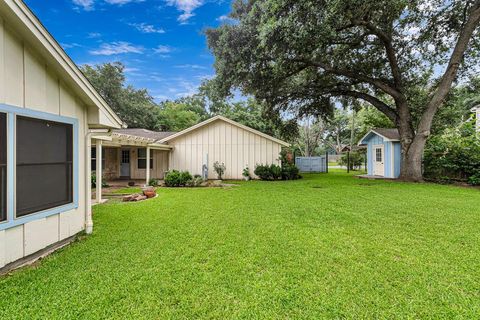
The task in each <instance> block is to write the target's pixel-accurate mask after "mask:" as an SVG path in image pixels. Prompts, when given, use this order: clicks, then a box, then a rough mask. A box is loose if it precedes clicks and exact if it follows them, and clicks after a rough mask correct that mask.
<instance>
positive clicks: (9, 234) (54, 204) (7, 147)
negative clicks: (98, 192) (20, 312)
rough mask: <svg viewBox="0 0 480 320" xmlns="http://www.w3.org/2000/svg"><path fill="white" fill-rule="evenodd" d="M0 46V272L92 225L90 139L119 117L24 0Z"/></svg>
mask: <svg viewBox="0 0 480 320" xmlns="http://www.w3.org/2000/svg"><path fill="white" fill-rule="evenodd" d="M0 48H1V49H0V273H1V272H2V271H5V270H9V269H11V268H12V266H15V265H18V264H20V263H22V262H24V261H26V260H31V259H34V258H35V257H36V256H39V255H41V254H43V253H45V252H46V251H50V250H53V249H55V248H58V247H60V246H62V245H64V244H66V243H68V242H69V241H71V240H72V239H73V237H74V236H75V235H76V234H77V233H79V232H82V231H84V230H85V231H86V232H87V233H90V232H91V231H92V226H93V224H92V217H91V200H90V199H91V197H90V193H91V190H90V188H91V184H90V174H91V173H90V169H91V168H90V164H91V162H90V145H91V143H92V140H93V143H95V144H97V143H98V142H97V139H103V138H106V139H107V140H108V139H109V137H108V135H109V131H110V130H111V129H113V128H117V129H119V128H121V127H122V122H121V121H120V119H119V118H118V117H117V115H115V113H114V112H113V111H112V110H111V109H110V107H109V106H108V105H107V103H106V102H105V101H104V100H103V99H102V98H101V97H100V95H99V94H98V93H97V92H96V91H95V90H94V88H93V87H92V85H91V84H90V83H89V82H88V81H87V79H86V78H85V77H84V76H83V74H82V73H81V72H80V70H79V69H78V68H77V67H76V65H75V64H74V63H73V62H72V60H71V59H70V58H69V57H68V56H67V54H66V53H65V52H64V51H63V50H62V48H61V47H60V45H59V44H58V43H57V42H56V41H55V39H54V38H53V37H52V36H51V35H50V34H49V33H48V31H47V30H46V29H45V28H44V27H43V25H42V24H41V23H40V22H39V20H38V19H37V18H36V17H35V15H34V14H33V13H32V12H31V11H30V10H29V9H28V7H27V6H26V5H25V4H24V3H23V1H20V0H4V1H1V2H0ZM98 141H101V140H98Z"/></svg>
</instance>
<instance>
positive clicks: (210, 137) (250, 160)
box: [170, 120, 281, 179]
mask: <svg viewBox="0 0 480 320" xmlns="http://www.w3.org/2000/svg"><path fill="white" fill-rule="evenodd" d="M170 145H172V146H173V150H172V151H171V154H170V169H176V170H188V171H190V173H192V174H201V172H202V165H203V158H204V156H205V154H207V153H208V166H209V178H210V179H215V178H216V174H215V172H214V170H213V163H214V162H215V161H219V162H223V163H225V166H226V172H225V178H226V179H242V171H243V169H244V168H245V166H247V165H248V166H249V168H250V171H251V174H252V175H253V170H254V169H255V165H256V164H271V163H275V164H278V163H279V161H278V159H279V153H280V151H281V145H280V144H278V143H276V142H273V141H271V140H269V139H266V138H264V137H262V136H259V135H256V134H253V133H251V132H249V131H247V130H244V129H241V128H239V127H237V126H234V125H231V124H230V123H227V122H224V121H222V120H218V121H215V122H213V123H210V124H208V125H206V126H204V127H201V128H199V129H197V130H194V131H192V132H190V133H188V134H185V135H183V136H180V137H178V138H177V139H174V140H172V141H170Z"/></svg>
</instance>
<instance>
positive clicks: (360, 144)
mask: <svg viewBox="0 0 480 320" xmlns="http://www.w3.org/2000/svg"><path fill="white" fill-rule="evenodd" d="M370 133H375V134H376V135H377V136H380V137H382V138H383V141H393V142H398V141H400V140H398V139H389V138H387V137H385V136H384V135H382V134H380V133H378V132H377V131H375V130H373V129H372V130H370V131H368V132H367V133H366V134H365V135H364V136H363V137H362V138H361V139H360V141H359V142H358V144H357V145H359V146H363V145H365V143H363V140H365V139H366V138H367V137H368V136H369V135H370Z"/></svg>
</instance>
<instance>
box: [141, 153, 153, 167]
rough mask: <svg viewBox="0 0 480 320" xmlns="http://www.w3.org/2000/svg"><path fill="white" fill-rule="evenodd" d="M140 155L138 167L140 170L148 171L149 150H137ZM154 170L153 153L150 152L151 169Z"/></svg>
mask: <svg viewBox="0 0 480 320" xmlns="http://www.w3.org/2000/svg"><path fill="white" fill-rule="evenodd" d="M137 153H138V161H137V166H138V169H147V149H145V148H140V149H138V150H137ZM152 168H153V152H152V151H151V150H150V169H152Z"/></svg>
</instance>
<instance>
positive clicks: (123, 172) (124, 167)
mask: <svg viewBox="0 0 480 320" xmlns="http://www.w3.org/2000/svg"><path fill="white" fill-rule="evenodd" d="M120 177H123V178H130V149H122V154H121V158H120Z"/></svg>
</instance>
